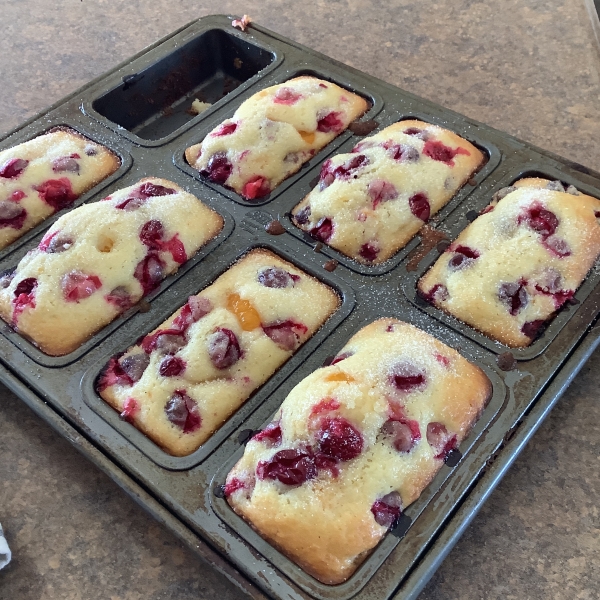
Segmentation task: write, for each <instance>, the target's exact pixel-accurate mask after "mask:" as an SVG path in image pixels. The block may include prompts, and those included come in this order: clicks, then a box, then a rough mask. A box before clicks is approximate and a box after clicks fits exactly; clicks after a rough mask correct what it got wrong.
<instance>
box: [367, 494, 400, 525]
mask: <svg viewBox="0 0 600 600" xmlns="http://www.w3.org/2000/svg"><path fill="white" fill-rule="evenodd" d="M371 512H372V513H373V516H374V517H375V521H376V522H377V524H378V525H381V526H382V527H394V526H395V525H396V523H397V522H398V519H399V518H400V515H401V514H402V498H401V497H400V494H399V493H398V492H390V493H389V494H386V495H385V496H384V497H383V498H381V499H380V500H376V501H375V502H373V506H371Z"/></svg>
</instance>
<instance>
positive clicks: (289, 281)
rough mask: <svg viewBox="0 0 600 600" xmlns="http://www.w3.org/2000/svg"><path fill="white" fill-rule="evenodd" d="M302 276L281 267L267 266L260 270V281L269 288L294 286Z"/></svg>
mask: <svg viewBox="0 0 600 600" xmlns="http://www.w3.org/2000/svg"><path fill="white" fill-rule="evenodd" d="M299 279H300V277H298V275H293V274H292V273H289V272H288V271H285V270H284V269H281V268H279V267H265V268H263V269H261V270H260V271H259V272H258V283H260V284H261V285H264V286H265V287H268V288H277V289H279V288H288V287H294V282H295V281H298V280H299Z"/></svg>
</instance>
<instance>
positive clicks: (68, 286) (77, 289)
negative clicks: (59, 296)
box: [60, 271, 102, 302]
mask: <svg viewBox="0 0 600 600" xmlns="http://www.w3.org/2000/svg"><path fill="white" fill-rule="evenodd" d="M60 287H61V289H62V292H63V296H64V297H65V300H66V301H67V302H79V301H80V300H85V298H89V297H90V296H91V295H92V294H93V293H94V292H96V291H97V290H99V289H100V288H101V287H102V282H101V281H100V278H99V277H98V276H97V275H88V274H87V273H84V272H83V271H71V272H70V273H67V274H66V275H63V277H62V279H61V280H60Z"/></svg>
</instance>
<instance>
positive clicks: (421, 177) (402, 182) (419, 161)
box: [292, 120, 484, 265]
mask: <svg viewBox="0 0 600 600" xmlns="http://www.w3.org/2000/svg"><path fill="white" fill-rule="evenodd" d="M483 160H484V156H483V154H482V153H481V152H480V151H479V150H478V149H477V148H476V147H475V146H473V144H471V143H469V142H468V141H466V140H465V139H463V138H461V137H460V136H458V135H456V134H455V133H452V132H451V131H448V130H447V129H443V128H441V127H438V126H436V125H431V124H429V123H424V122H422V121H416V120H410V121H400V122H399V123H394V124H393V125H390V126H389V127H386V128H385V129H383V130H382V131H380V132H379V133H377V134H375V135H373V136H371V137H368V138H365V139H364V140H362V141H361V142H359V143H358V144H357V145H356V146H355V147H354V148H353V149H352V152H351V153H348V154H338V155H336V156H334V157H332V158H330V159H328V160H327V161H325V163H323V166H322V168H321V175H320V179H319V183H318V184H317V186H316V187H315V188H314V189H313V190H312V191H311V192H310V193H309V194H308V195H307V196H306V197H305V198H304V200H302V202H300V203H299V204H298V205H297V206H296V207H295V208H294V210H293V211H292V220H293V222H294V224H295V225H296V226H297V227H299V228H300V229H302V230H304V231H306V232H308V233H310V234H311V235H312V236H313V237H314V238H315V239H317V240H319V241H321V242H324V243H326V244H328V245H329V246H332V247H333V248H335V249H336V250H339V251H340V252H342V253H343V254H345V255H346V256H349V257H350V258H353V259H354V260H356V261H358V262H360V263H363V264H368V265H372V264H379V263H381V262H384V261H385V260H387V259H388V258H390V257H391V256H393V255H394V254H395V253H396V252H397V251H398V250H400V249H401V248H403V247H404V246H405V245H406V244H407V243H408V242H409V241H410V240H411V239H412V238H413V237H414V236H415V235H416V234H417V233H418V231H419V229H421V227H422V226H423V224H424V223H426V222H427V221H428V220H429V218H430V217H432V216H433V215H434V214H435V213H437V212H438V211H439V210H440V209H441V208H442V207H444V206H445V205H446V204H447V203H448V202H449V200H450V199H451V198H452V197H453V196H454V195H455V194H456V192H457V191H458V190H459V189H460V188H461V187H462V186H463V185H464V183H465V182H466V181H467V180H468V179H469V178H470V177H471V176H472V174H473V173H474V172H475V171H476V170H477V169H478V168H479V167H480V166H481V164H482V163H483Z"/></svg>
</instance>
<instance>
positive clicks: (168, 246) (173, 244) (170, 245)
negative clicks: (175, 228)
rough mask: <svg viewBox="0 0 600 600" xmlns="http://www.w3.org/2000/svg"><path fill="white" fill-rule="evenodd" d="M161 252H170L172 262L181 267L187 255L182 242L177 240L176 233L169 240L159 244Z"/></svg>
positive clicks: (177, 235)
mask: <svg viewBox="0 0 600 600" xmlns="http://www.w3.org/2000/svg"><path fill="white" fill-rule="evenodd" d="M160 246H161V250H162V251H163V252H170V253H171V257H172V258H173V260H174V261H175V262H176V263H178V264H180V265H182V264H183V263H184V262H185V261H186V260H187V254H186V251H185V246H184V245H183V242H182V241H181V240H180V239H179V234H178V233H176V234H175V235H174V236H173V237H172V238H171V239H170V240H167V241H166V242H160Z"/></svg>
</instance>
